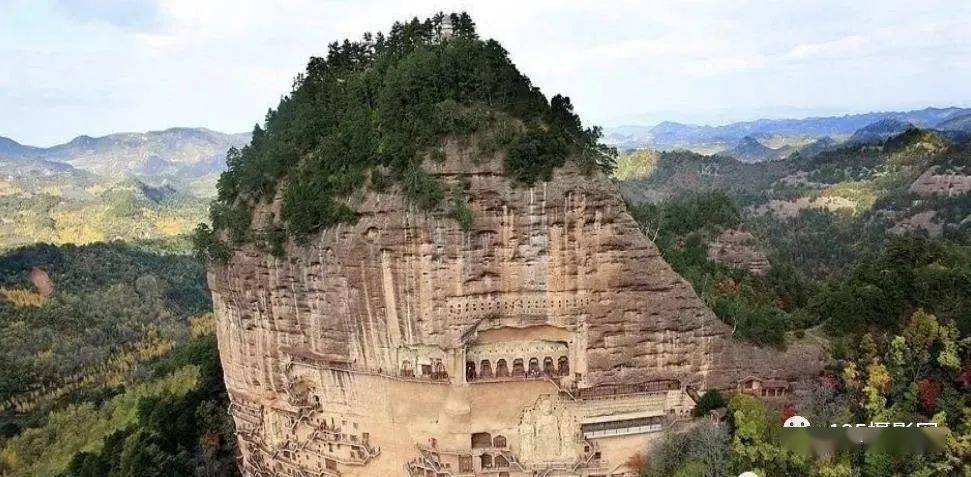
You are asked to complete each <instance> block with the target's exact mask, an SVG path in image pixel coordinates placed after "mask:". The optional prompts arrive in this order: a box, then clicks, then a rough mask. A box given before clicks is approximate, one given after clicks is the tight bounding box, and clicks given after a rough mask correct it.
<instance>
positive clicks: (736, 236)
mask: <svg viewBox="0 0 971 477" xmlns="http://www.w3.org/2000/svg"><path fill="white" fill-rule="evenodd" d="M708 258H709V259H711V260H712V261H715V262H718V263H722V264H725V265H728V266H730V267H735V268H740V269H743V270H748V271H750V272H752V273H754V274H756V275H764V274H765V273H767V272H768V271H769V268H770V265H769V259H767V258H766V257H765V254H764V253H762V251H761V250H759V249H758V244H757V243H756V241H755V237H754V236H753V235H752V234H750V233H748V232H745V231H742V230H735V229H728V230H725V231H724V232H722V233H721V234H719V235H718V237H716V238H715V241H714V242H712V243H711V244H710V245H709V246H708Z"/></svg>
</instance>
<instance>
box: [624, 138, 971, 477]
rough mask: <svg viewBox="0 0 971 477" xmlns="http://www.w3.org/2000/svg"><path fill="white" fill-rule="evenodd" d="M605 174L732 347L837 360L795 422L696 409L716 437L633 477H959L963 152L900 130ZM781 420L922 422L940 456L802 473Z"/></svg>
mask: <svg viewBox="0 0 971 477" xmlns="http://www.w3.org/2000/svg"><path fill="white" fill-rule="evenodd" d="M618 163H619V168H618V172H622V173H625V174H626V175H625V177H623V179H625V180H624V182H622V184H621V185H622V187H623V188H624V189H625V192H627V195H628V198H629V199H630V200H631V204H630V207H631V211H632V213H633V214H634V217H635V218H636V219H637V220H638V221H639V222H640V224H641V225H642V228H643V230H644V231H645V233H646V234H648V236H650V237H652V238H654V240H655V242H656V243H657V245H658V247H659V248H660V249H661V252H662V254H663V256H664V257H665V259H666V260H667V261H668V262H669V263H670V264H671V265H672V267H674V269H675V270H677V271H678V272H679V273H681V274H682V275H683V276H685V278H687V279H688V280H689V281H691V283H692V284H693V285H694V288H695V290H696V292H698V293H699V294H700V295H701V296H702V298H703V299H704V300H705V301H706V303H708V305H709V306H710V307H711V308H712V310H713V311H714V312H715V314H716V315H717V316H718V317H719V318H720V319H722V320H723V321H725V322H726V323H728V324H730V325H732V326H733V329H734V334H735V336H736V337H738V338H740V339H745V340H749V341H753V342H755V343H759V344H764V345H771V346H778V347H786V346H787V345H790V344H792V343H794V342H797V341H801V340H812V341H814V342H817V343H821V344H824V345H825V346H826V347H827V348H828V349H829V351H830V353H831V355H832V357H833V358H834V360H835V366H834V367H833V368H832V369H831V374H830V375H829V376H828V377H826V379H824V380H822V382H821V386H820V388H819V389H818V390H817V392H816V393H815V394H814V395H813V396H812V397H811V399H810V400H809V401H808V403H804V404H803V405H802V406H801V407H800V406H797V405H796V403H795V402H794V401H792V402H788V403H787V404H786V405H785V406H784V407H783V408H781V409H780V408H779V407H777V406H768V407H766V405H765V404H763V403H761V402H759V401H758V400H755V399H753V398H751V397H748V396H744V395H736V396H734V397H733V398H731V399H730V400H726V399H727V398H722V397H721V396H720V395H717V394H712V395H706V396H705V398H704V399H702V401H701V402H700V403H699V406H700V408H701V409H702V410H707V409H714V408H718V407H720V406H726V405H727V419H726V422H724V423H718V424H713V425H712V424H704V425H700V426H697V427H696V428H695V429H694V430H692V431H690V432H689V433H687V434H685V435H679V436H669V437H666V438H664V439H662V440H661V441H660V442H659V443H658V444H657V446H655V448H653V449H649V450H647V451H645V452H646V455H647V456H648V457H647V458H646V459H645V462H642V463H641V464H642V467H643V469H644V472H645V474H644V475H647V476H686V475H692V476H693V475H706V476H712V475H718V476H720V475H737V474H738V473H739V472H741V471H742V470H751V469H754V470H756V471H757V472H762V473H759V474H758V475H806V476H808V475H825V476H865V477H869V476H874V477H876V476H885V475H918V476H932V475H935V476H936V475H966V472H967V471H968V469H969V467H968V465H967V462H969V461H971V399H969V396H971V338H969V336H971V233H969V230H971V198H969V195H968V193H969V190H968V188H967V186H966V184H969V183H971V182H967V181H968V179H969V178H971V177H969V174H971V148H969V146H968V144H967V143H952V142H950V141H949V140H947V139H945V138H943V137H941V136H939V135H937V134H935V133H933V132H928V131H922V130H919V129H909V130H907V131H905V132H904V133H902V134H899V135H896V136H892V137H890V138H888V139H886V140H884V141H882V142H880V143H879V144H876V145H873V144H870V145H859V144H847V145H845V146H841V147H835V148H832V149H830V150H828V151H823V152H821V153H819V154H817V155H813V156H812V157H806V156H800V155H796V156H794V157H792V158H789V159H786V160H780V161H771V162H763V163H758V164H743V163H741V162H738V161H735V160H733V159H731V158H727V157H717V156H715V157H712V156H703V155H699V154H695V153H691V152H662V153H651V152H644V151H638V152H636V153H628V154H625V155H622V156H621V157H620V159H619V161H618ZM915 217H916V218H918V219H919V220H914V218H915ZM726 233H727V235H726ZM725 237H729V238H731V237H751V239H746V240H744V241H740V240H735V241H730V240H729V241H727V242H726V239H725ZM762 257H764V260H765V263H763V262H762V261H761V260H762ZM732 258H735V259H737V260H735V261H732V260H730V259H732ZM792 414H799V415H802V416H805V417H808V418H809V420H810V421H811V422H812V423H813V425H814V426H816V425H817V423H844V422H850V423H852V422H863V423H867V422H873V421H897V422H928V421H933V422H936V423H938V424H939V425H941V426H945V427H946V428H947V429H948V431H947V432H946V433H945V439H944V446H943V449H942V450H940V451H937V452H930V453H927V452H924V453H917V454H913V453H906V452H902V451H900V450H899V449H897V450H894V449H891V448H888V447H884V446H882V445H874V446H870V447H868V448H865V449H864V448H860V449H859V450H857V451H855V452H843V453H839V454H837V455H835V456H833V457H830V458H823V459H820V458H809V457H807V456H805V455H800V454H798V453H794V452H792V451H790V450H787V448H786V447H784V446H783V445H782V434H781V433H780V432H779V427H778V426H779V423H781V421H782V420H783V419H784V418H785V417H788V416H790V415H792ZM725 469H732V470H731V471H726V470H725Z"/></svg>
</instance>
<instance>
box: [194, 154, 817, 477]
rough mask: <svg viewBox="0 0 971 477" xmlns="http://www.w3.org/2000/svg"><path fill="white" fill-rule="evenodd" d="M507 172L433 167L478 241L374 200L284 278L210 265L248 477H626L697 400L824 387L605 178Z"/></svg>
mask: <svg viewBox="0 0 971 477" xmlns="http://www.w3.org/2000/svg"><path fill="white" fill-rule="evenodd" d="M501 159H502V158H501V157H496V158H492V159H488V160H483V161H481V162H479V161H476V160H475V154H474V153H473V151H472V150H471V149H466V148H461V147H459V146H458V145H456V144H450V145H449V147H448V148H447V151H446V160H445V161H443V162H441V163H431V162H430V163H428V164H427V165H426V169H428V170H429V171H430V172H432V173H433V174H434V175H436V176H437V177H438V178H439V179H440V180H442V181H443V183H444V184H446V185H447V188H448V189H449V191H448V193H447V194H446V197H452V196H453V193H454V191H455V189H456V188H460V189H461V190H462V194H463V196H464V197H465V199H466V203H467V204H468V206H469V207H470V208H471V210H472V212H473V215H474V220H473V223H472V227H471V229H470V230H463V229H462V227H461V226H460V224H459V223H458V222H457V221H455V220H453V219H451V218H449V217H448V211H447V210H445V209H443V210H440V211H437V212H434V213H425V212H420V211H416V210H414V209H412V208H410V207H409V206H408V205H406V203H405V201H404V199H403V196H402V195H401V194H400V193H399V192H398V191H396V190H394V189H392V190H389V191H388V193H384V194H376V193H370V192H369V193H367V194H365V195H364V196H363V198H361V199H360V203H358V204H356V210H358V212H359V213H360V219H359V220H358V222H357V223H356V224H354V225H341V226H337V227H333V228H330V229H327V230H325V231H323V232H321V233H320V234H319V235H317V236H315V237H313V238H312V239H311V240H310V241H309V242H308V243H306V244H296V243H290V244H288V245H287V257H286V258H285V259H277V258H274V257H272V256H270V255H269V254H268V253H264V252H261V251H259V250H257V249H256V248H254V247H247V248H244V249H242V250H238V251H236V252H235V254H234V256H233V257H232V259H231V260H230V262H229V263H228V264H227V265H223V266H215V265H214V266H211V267H210V270H209V285H210V288H211V289H212V292H213V302H214V307H215V312H216V315H217V317H218V323H219V325H218V337H219V347H220V356H221V359H222V361H223V367H224V371H225V377H226V384H227V388H228V390H229V394H230V397H231V400H232V413H233V416H234V418H235V420H236V424H237V429H238V432H239V437H240V439H239V441H240V448H241V452H242V457H243V461H242V462H243V464H242V465H243V471H244V473H245V474H247V475H290V474H287V472H297V471H301V472H307V473H310V474H311V475H350V476H378V475H381V476H384V475H416V476H417V475H423V476H424V475H439V476H441V475H473V474H474V475H494V474H493V473H494V472H499V471H501V472H502V473H503V474H499V475H510V476H517V475H523V476H525V475H535V474H534V472H549V473H548V474H543V475H614V474H617V475H624V474H623V473H624V472H626V470H625V468H624V465H625V464H624V463H625V462H626V460H627V458H628V457H629V456H630V450H631V449H639V450H642V449H644V447H643V446H644V445H646V443H647V441H648V440H650V439H651V438H652V436H655V435H657V431H659V430H661V429H663V428H664V427H667V426H670V425H674V423H676V422H677V421H678V420H679V418H681V417H683V416H685V415H686V413H688V412H689V411H690V410H691V408H692V407H693V401H692V400H691V398H690V397H689V395H691V394H694V393H695V392H696V391H697V392H701V391H703V390H704V389H706V388H712V387H720V388H734V387H735V386H736V383H737V382H738V380H740V379H741V378H743V377H745V376H748V375H753V374H755V375H772V376H776V377H788V379H792V380H798V379H800V378H802V377H805V376H812V375H814V374H815V373H817V372H818V370H819V365H818V363H820V362H821V361H820V359H821V356H822V354H821V352H819V350H815V351H816V352H817V354H816V358H817V359H816V360H815V362H814V361H813V360H808V361H807V359H806V357H805V353H800V354H799V355H798V356H793V357H790V356H787V355H784V354H781V353H779V352H777V351H774V350H767V349H757V348H754V347H751V346H748V345H744V344H740V343H738V342H734V341H733V340H731V338H730V333H731V329H730V327H729V326H727V325H725V324H724V323H722V322H720V321H719V320H718V319H717V318H716V317H715V316H714V315H713V314H712V313H711V311H710V310H708V309H707V308H706V307H705V306H704V305H703V304H702V302H701V301H700V300H699V299H698V297H697V296H696V295H695V293H694V291H693V290H692V288H691V286H690V285H689V284H688V283H687V282H686V281H685V280H683V279H682V278H681V277H679V276H678V275H677V274H675V273H674V272H673V271H672V270H671V269H670V267H669V266H668V265H667V264H666V263H665V262H664V261H663V260H662V258H661V257H660V255H659V253H658V250H657V248H656V247H655V246H654V245H653V244H652V243H651V242H650V241H649V240H648V239H647V238H646V237H645V236H644V235H643V234H642V233H641V232H640V231H639V229H638V227H637V224H636V223H635V222H634V220H633V219H632V218H631V216H630V215H629V214H628V213H627V211H626V208H625V206H624V203H623V201H622V199H621V196H620V194H619V193H618V191H617V190H616V188H615V186H614V185H613V184H612V183H611V182H610V181H609V180H608V179H606V178H605V177H603V176H601V175H599V174H592V175H584V174H582V173H580V172H579V171H578V170H576V168H574V167H572V166H569V165H568V166H566V167H563V168H561V169H560V170H558V171H557V172H556V174H555V177H554V179H553V180H552V181H550V182H548V183H540V184H537V185H536V186H534V187H524V186H518V187H516V186H514V185H513V183H512V182H511V181H510V180H509V179H508V178H507V177H506V176H505V174H504V172H503V167H502V160H501ZM272 209H273V207H267V208H265V209H263V210H259V211H258V212H257V214H261V216H260V217H257V220H256V221H255V223H262V222H265V218H266V215H267V214H270V213H272ZM790 358H791V359H790ZM489 472H493V473H489ZM487 473H488V474H487Z"/></svg>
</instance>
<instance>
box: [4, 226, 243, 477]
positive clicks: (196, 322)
mask: <svg viewBox="0 0 971 477" xmlns="http://www.w3.org/2000/svg"><path fill="white" fill-rule="evenodd" d="M186 246H187V244H186V242H185V241H181V242H177V241H176V242H173V241H163V242H140V243H123V242H109V243H96V244H91V245H85V246H74V245H62V246H53V245H33V246H29V247H24V248H19V249H16V250H12V251H9V252H6V253H4V254H3V255H2V256H0V426H2V437H0V475H11V476H40V475H44V476H48V475H51V476H53V475H65V476H68V475H70V476H80V475H84V476H105V475H116V476H144V475H159V476H162V475H166V476H168V475H192V474H197V475H233V474H234V473H235V472H236V468H235V460H234V454H233V453H234V450H233V444H232V442H233V431H232V423H231V421H230V420H229V419H228V418H227V416H226V412H225V409H226V406H228V401H227V399H226V396H225V390H224V388H223V384H222V372H221V370H220V368H219V359H218V354H217V352H216V346H215V338H214V336H213V335H212V331H213V326H214V323H213V317H212V314H211V302H210V297H209V293H208V290H207V289H206V286H205V277H204V272H203V268H202V265H201V264H200V263H199V262H198V261H197V260H196V259H195V258H194V257H193V256H192V255H190V254H188V253H187V251H186Z"/></svg>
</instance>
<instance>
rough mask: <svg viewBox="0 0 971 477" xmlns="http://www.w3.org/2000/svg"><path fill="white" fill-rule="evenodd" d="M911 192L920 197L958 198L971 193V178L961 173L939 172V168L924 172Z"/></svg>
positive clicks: (915, 182)
mask: <svg viewBox="0 0 971 477" xmlns="http://www.w3.org/2000/svg"><path fill="white" fill-rule="evenodd" d="M910 191H911V192H913V193H914V194H917V195H918V196H920V197H934V196H944V197H956V196H960V195H964V194H967V193H969V192H971V176H969V175H966V174H962V173H959V172H946V171H939V170H938V167H937V166H934V167H931V168H928V169H927V170H926V171H924V173H923V174H921V175H920V177H918V178H917V180H915V181H914V183H913V184H911V185H910Z"/></svg>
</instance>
